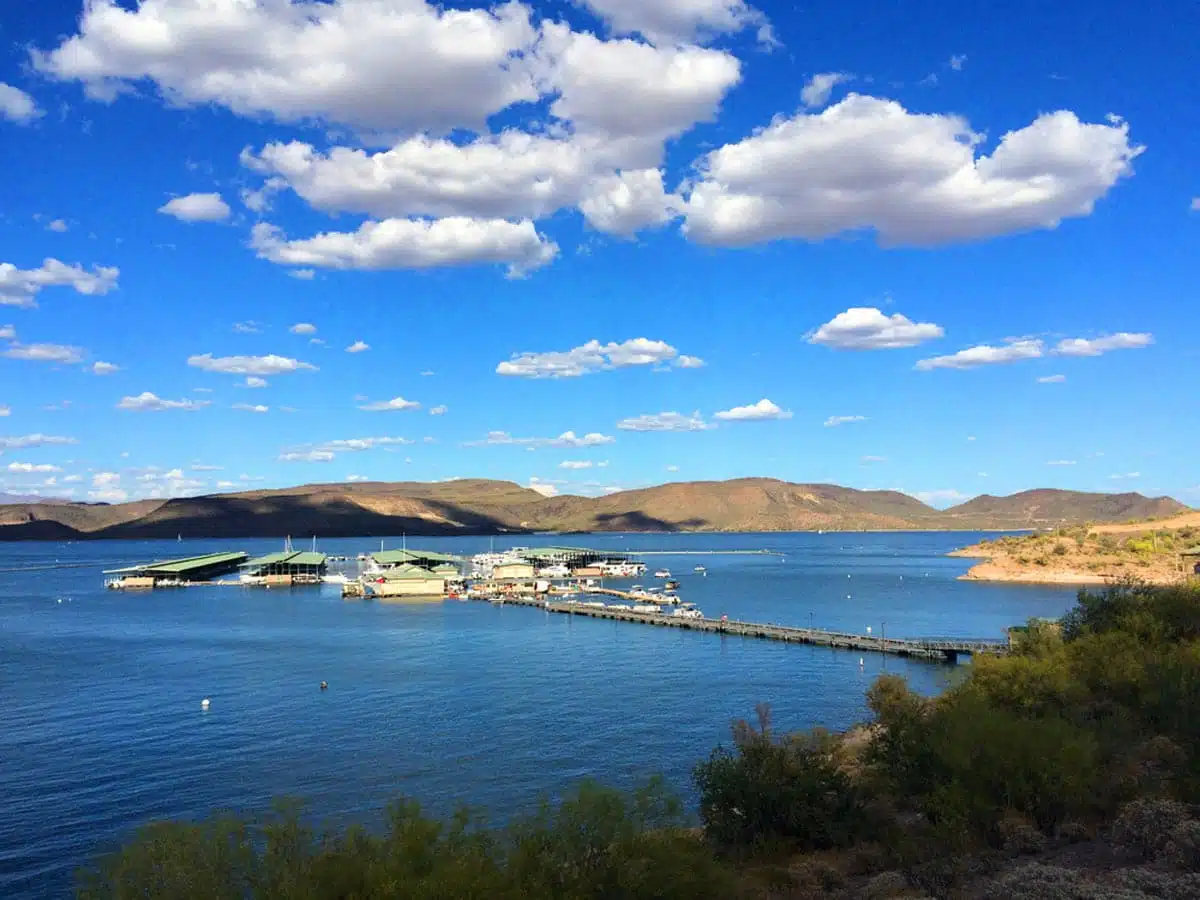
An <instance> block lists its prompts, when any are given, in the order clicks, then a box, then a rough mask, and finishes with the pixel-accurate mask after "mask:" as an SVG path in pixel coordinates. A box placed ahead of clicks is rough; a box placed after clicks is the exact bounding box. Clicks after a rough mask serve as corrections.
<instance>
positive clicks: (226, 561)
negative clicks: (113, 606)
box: [104, 550, 247, 588]
mask: <svg viewBox="0 0 1200 900" xmlns="http://www.w3.org/2000/svg"><path fill="white" fill-rule="evenodd" d="M246 559H247V554H246V553H244V552H242V551H240V550H239V551H236V552H226V553H206V554H204V555H203V556H189V557H186V558H185V559H166V560H159V561H158V562H150V563H144V564H142V565H136V566H125V567H124V568H121V569H108V570H107V571H105V573H104V574H105V575H115V576H116V577H115V578H113V579H111V580H110V581H108V582H107V584H108V586H109V587H111V588H153V587H166V586H168V585H170V586H174V585H180V584H188V583H191V582H196V581H208V580H209V579H210V578H215V577H216V576H218V575H225V574H227V573H229V572H233V571H234V570H236V569H237V568H238V567H239V566H240V565H242V564H243V563H244V562H245V561H246Z"/></svg>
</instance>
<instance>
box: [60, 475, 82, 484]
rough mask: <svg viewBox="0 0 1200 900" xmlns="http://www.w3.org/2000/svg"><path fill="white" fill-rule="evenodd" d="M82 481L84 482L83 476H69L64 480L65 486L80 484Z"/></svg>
mask: <svg viewBox="0 0 1200 900" xmlns="http://www.w3.org/2000/svg"><path fill="white" fill-rule="evenodd" d="M81 481H83V476H82V475H67V476H65V477H64V478H63V480H62V482H63V484H68V483H69V484H78V483H79V482H81Z"/></svg>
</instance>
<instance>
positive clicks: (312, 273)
mask: <svg viewBox="0 0 1200 900" xmlns="http://www.w3.org/2000/svg"><path fill="white" fill-rule="evenodd" d="M288 277H289V278H295V279H296V280H297V281H312V280H313V279H314V278H316V277H317V271H316V269H292V270H291V271H289V272H288Z"/></svg>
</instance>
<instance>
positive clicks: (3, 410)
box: [0, 403, 12, 418]
mask: <svg viewBox="0 0 1200 900" xmlns="http://www.w3.org/2000/svg"><path fill="white" fill-rule="evenodd" d="M11 415H12V407H11V406H5V405H4V404H3V403H0V418H3V417H5V416H11Z"/></svg>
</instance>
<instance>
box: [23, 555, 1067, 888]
mask: <svg viewBox="0 0 1200 900" xmlns="http://www.w3.org/2000/svg"><path fill="white" fill-rule="evenodd" d="M980 537H981V535H977V534H964V533H959V534H946V533H887V534H862V533H852V534H842V533H836V534H812V533H804V534H770V535H763V534H751V535H659V534H654V535H644V534H643V535H612V534H604V535H586V536H585V535H579V536H571V537H570V538H562V537H540V536H539V537H528V536H521V537H519V538H512V539H511V540H510V539H505V540H503V541H502V540H500V539H496V540H495V541H494V546H495V548H496V549H497V550H499V549H503V548H505V547H508V546H512V545H514V544H519V545H523V546H537V545H548V544H563V543H568V544H572V545H581V546H589V547H597V548H603V549H620V550H658V551H682V550H722V549H759V548H765V549H770V550H773V551H777V552H778V553H779V554H782V555H781V556H780V555H755V556H745V555H728V556H720V555H713V556H689V555H682V554H681V555H676V556H671V555H662V556H659V555H654V556H648V557H646V558H645V559H646V562H647V564H648V566H649V567H650V569H651V570H653V569H655V568H658V567H667V568H669V569H671V570H672V572H673V573H674V574H675V576H676V577H677V578H678V579H679V580H680V582H681V587H680V594H681V595H682V597H683V599H684V600H689V601H692V602H695V603H697V604H698V605H699V607H700V608H701V609H702V610H704V612H705V614H706V615H709V616H718V615H722V614H725V615H728V616H729V617H730V618H740V619H746V620H754V621H767V622H779V623H783V624H793V625H801V626H803V625H808V624H810V623H811V624H813V625H815V626H816V627H818V628H830V629H838V630H845V631H857V632H865V631H866V629H867V628H868V627H870V628H872V629H873V631H874V633H879V630H880V629H883V628H886V632H887V634H888V635H889V636H895V637H937V636H963V637H1002V636H1003V630H1004V628H1005V627H1006V626H1008V625H1012V624H1019V623H1022V622H1024V621H1025V620H1026V619H1028V618H1029V617H1030V616H1058V615H1061V614H1062V613H1063V612H1064V611H1065V610H1066V609H1067V608H1069V606H1070V605H1071V603H1072V601H1073V599H1074V594H1075V592H1074V590H1073V589H1071V588H1064V587H1054V586H1046V587H1040V586H1038V587H1034V586H1027V585H990V584H981V583H976V582H963V581H958V580H956V579H957V576H959V575H961V574H962V573H963V572H965V571H966V569H967V568H968V567H969V565H970V560H963V559H953V558H948V557H946V556H945V553H946V552H947V551H949V550H951V549H953V548H955V547H958V546H963V545H966V544H969V543H973V542H974V541H976V540H978V539H979V538H980ZM492 544H493V542H492V541H490V540H489V539H487V538H443V539H427V538H422V539H412V541H411V545H412V546H420V547H422V548H425V549H432V550H439V551H442V552H449V553H460V554H470V553H476V552H481V551H484V550H487V549H488V548H489V546H490V545H492ZM386 545H387V546H388V547H389V548H392V547H398V546H400V539H399V538H396V539H390V540H388V541H387V542H386ZM378 546H379V540H378V539H377V538H374V539H366V538H364V539H359V540H352V539H343V540H327V541H323V542H322V543H321V546H320V549H322V550H324V551H325V552H327V553H331V554H339V555H340V554H345V555H349V556H351V557H353V556H355V555H356V554H357V553H359V552H360V551H364V550H371V549H374V548H377V547H378ZM280 547H281V542H280V541H265V540H230V541H200V540H195V541H184V542H182V543H177V542H175V541H103V542H101V541H97V542H82V543H72V544H53V543H47V544H42V543H18V544H0V569H20V568H27V567H32V566H41V565H51V564H54V563H55V562H58V563H71V564H79V565H80V567H78V568H68V569H58V570H53V571H37V572H11V571H9V572H3V573H0V692H2V694H0V696H2V699H0V703H2V704H3V706H2V708H3V711H4V716H3V728H0V896H2V897H5V898H8V900H35V898H36V900H41V898H59V897H64V896H69V895H70V891H71V886H72V881H73V873H74V871H75V869H76V868H77V867H78V866H79V865H80V864H81V863H83V862H85V861H87V860H88V859H89V858H91V857H92V856H93V855H94V854H95V853H96V852H97V851H98V850H102V849H105V848H107V847H111V846H113V845H114V844H115V843H116V842H119V841H120V840H121V839H122V838H124V837H126V836H128V834H129V832H130V830H131V829H132V828H133V827H134V826H135V825H137V824H140V823H143V822H146V821H149V820H152V819H156V818H164V817H194V816H202V815H205V814H207V813H209V812H210V811H212V810H214V809H222V808H223V809H239V810H246V811H255V810H261V809H263V808H265V807H267V806H268V804H269V803H270V801H271V799H272V798H273V797H277V796H285V795H286V796H297V797H303V798H306V799H307V800H308V801H310V809H311V810H312V812H313V813H315V814H317V815H318V816H320V817H321V818H323V819H326V820H329V821H333V822H345V821H351V820H353V821H363V822H368V823H370V822H372V821H375V820H376V817H377V816H378V813H379V811H380V809H381V808H382V807H383V806H384V805H385V804H386V803H387V802H388V801H389V800H392V799H394V798H396V797H398V796H400V795H409V796H414V797H416V798H418V799H420V800H421V801H422V802H423V803H424V804H425V805H426V806H427V807H429V808H431V809H433V810H435V811H438V812H449V811H450V810H452V809H453V807H454V806H455V805H456V804H458V803H463V802H470V803H471V804H472V805H474V806H480V807H483V808H484V809H485V810H486V811H487V812H488V813H489V814H490V815H491V816H492V818H494V819H503V818H504V817H506V816H508V815H511V814H513V813H514V812H518V811H522V810H526V809H530V808H532V807H533V806H534V805H536V803H537V801H538V799H539V797H540V796H550V797H553V796H557V795H559V794H560V793H562V792H563V791H564V790H565V789H567V788H569V787H570V786H571V785H572V784H574V783H575V782H577V781H578V780H579V779H581V778H584V777H589V776H591V777H595V778H598V779H600V780H602V781H604V782H607V783H610V784H615V785H619V786H628V785H630V784H632V783H634V782H635V781H636V780H637V779H638V778H640V777H642V776H645V775H648V774H651V773H656V772H662V773H664V774H665V775H666V776H667V777H668V779H669V780H670V781H671V782H672V783H673V784H674V785H676V786H677V787H678V788H679V789H680V790H682V791H684V792H685V794H686V793H687V791H688V779H689V773H690V770H691V767H692V765H693V764H694V763H695V762H696V761H697V760H699V759H700V758H702V757H703V756H705V755H707V754H708V752H709V751H710V750H711V749H712V747H713V746H715V745H716V744H717V743H720V742H722V741H727V740H728V735H729V723H730V720H731V719H733V718H740V717H751V718H752V717H753V714H754V706H755V704H756V703H759V702H762V701H766V702H768V703H770V704H771V705H772V708H773V711H774V721H775V725H776V727H777V728H807V727H810V726H812V725H824V726H828V727H831V728H844V727H846V726H849V725H851V724H853V723H854V722H856V721H858V720H860V719H862V718H863V717H864V716H865V715H866V707H865V703H864V699H863V693H864V691H865V690H866V688H867V687H868V686H869V684H870V682H871V680H872V679H873V678H874V677H875V676H876V675H878V674H879V673H880V672H883V671H888V672H894V673H899V674H902V675H904V676H906V677H907V678H908V679H909V680H910V682H911V683H912V685H913V686H914V687H915V688H917V689H919V690H922V691H925V692H936V691H938V690H940V689H941V688H942V687H943V686H944V685H945V684H946V683H947V679H948V678H950V677H952V675H953V673H954V671H955V670H954V668H953V667H950V666H945V665H938V664H933V663H929V662H922V661H908V660H904V659H902V658H897V657H890V658H889V657H883V656H878V655H874V654H868V655H866V656H864V657H862V658H863V665H862V666H861V667H860V664H859V659H860V654H858V653H851V652H846V651H835V650H830V649H824V648H812V647H804V646H797V645H789V644H777V643H772V642H767V641H755V640H745V639H741V638H723V637H719V636H715V635H711V634H703V633H690V632H686V631H677V630H674V629H661V628H649V627H645V626H641V625H636V624H629V623H618V622H610V621H603V620H592V619H585V618H582V617H571V616H562V615H553V614H549V613H546V612H543V611H541V610H537V609H528V608H522V607H511V606H510V607H493V606H491V605H489V604H486V603H466V602H458V601H448V602H444V603H442V602H438V603H428V602H424V603H377V602H348V601H343V600H342V599H341V596H340V591H339V589H338V588H336V587H335V586H323V587H319V588H295V589H291V590H279V589H275V590H262V589H257V590H248V589H243V588H237V587H216V586H213V587H197V588H187V589H178V590H159V591H154V592H144V593H138V592H117V591H105V590H104V589H103V583H102V574H101V572H102V570H103V569H107V568H114V567H118V566H122V565H130V564H132V563H136V562H144V561H148V560H152V559H164V558H174V557H183V556H194V555H198V554H200V553H208V552H214V551H217V550H224V549H233V550H245V551H247V552H249V553H250V554H251V555H259V554H261V553H266V552H271V551H275V550H278V549H280ZM697 564H702V565H704V566H705V567H707V570H708V572H707V575H706V576H704V577H701V576H700V575H698V574H695V573H694V572H693V571H692V569H693V567H694V566H695V565H697ZM642 580H643V581H644V582H645V583H647V584H649V583H651V582H652V579H650V578H649V576H647V577H646V578H645V579H642ZM321 681H327V682H328V683H329V689H328V691H325V692H322V691H320V690H319V689H318V685H319V684H320V682H321ZM204 697H209V698H211V707H210V708H209V709H208V710H207V711H205V710H201V708H200V700H201V698H204Z"/></svg>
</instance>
